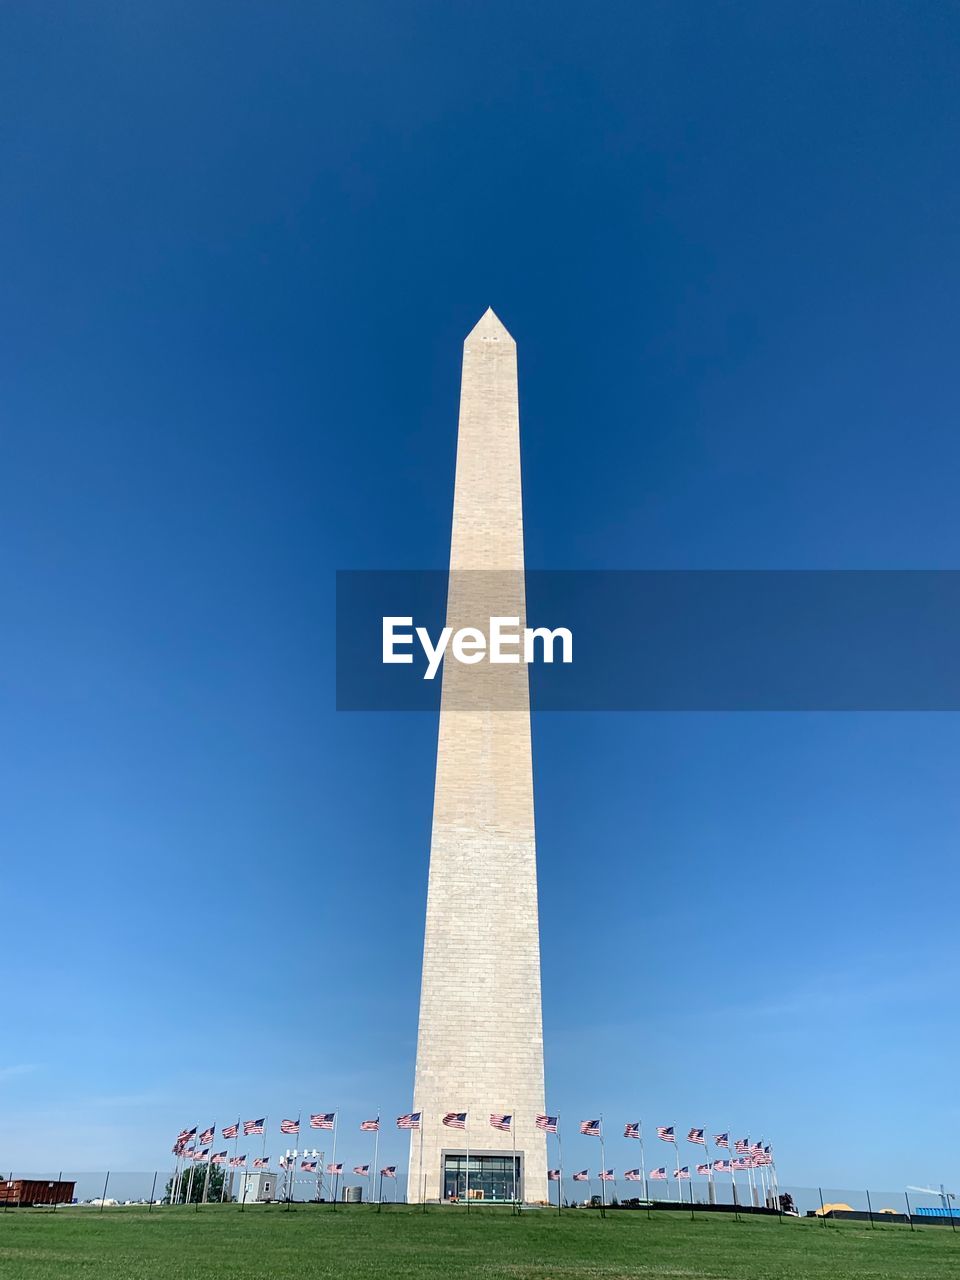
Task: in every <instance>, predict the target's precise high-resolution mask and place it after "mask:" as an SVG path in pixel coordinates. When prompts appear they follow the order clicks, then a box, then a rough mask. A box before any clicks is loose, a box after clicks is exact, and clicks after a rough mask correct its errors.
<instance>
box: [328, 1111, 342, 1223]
mask: <svg viewBox="0 0 960 1280" xmlns="http://www.w3.org/2000/svg"><path fill="white" fill-rule="evenodd" d="M339 1123H340V1108H339V1107H337V1109H336V1111H334V1113H333V1156H332V1158H331V1160H330V1163H331V1164H332V1165H333V1177H334V1183H335V1185H334V1189H333V1203H334V1205H336V1203H337V1191H338V1189H339V1186H340V1175H339V1174H338V1173H337V1125H338V1124H339Z"/></svg>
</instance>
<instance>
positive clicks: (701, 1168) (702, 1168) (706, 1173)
mask: <svg viewBox="0 0 960 1280" xmlns="http://www.w3.org/2000/svg"><path fill="white" fill-rule="evenodd" d="M710 1172H711V1170H710V1165H709V1164H698V1165H697V1173H699V1175H700V1177H701V1178H709V1177H710Z"/></svg>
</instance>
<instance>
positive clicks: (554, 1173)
mask: <svg viewBox="0 0 960 1280" xmlns="http://www.w3.org/2000/svg"><path fill="white" fill-rule="evenodd" d="M547 1181H548V1182H559V1181H560V1170H559V1169H548V1170H547Z"/></svg>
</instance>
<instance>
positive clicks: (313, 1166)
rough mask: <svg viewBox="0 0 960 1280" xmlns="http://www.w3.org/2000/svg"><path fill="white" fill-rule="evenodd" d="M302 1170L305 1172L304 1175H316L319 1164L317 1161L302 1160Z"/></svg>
mask: <svg viewBox="0 0 960 1280" xmlns="http://www.w3.org/2000/svg"><path fill="white" fill-rule="evenodd" d="M300 1168H301V1169H302V1170H303V1172H304V1173H316V1172H317V1162H316V1160H301V1161H300Z"/></svg>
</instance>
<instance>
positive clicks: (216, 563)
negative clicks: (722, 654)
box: [0, 0, 960, 1187]
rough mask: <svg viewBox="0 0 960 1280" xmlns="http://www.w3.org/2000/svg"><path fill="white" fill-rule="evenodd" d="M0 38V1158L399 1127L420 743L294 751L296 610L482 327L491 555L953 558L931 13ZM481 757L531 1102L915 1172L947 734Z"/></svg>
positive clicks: (753, 733) (474, 11)
mask: <svg viewBox="0 0 960 1280" xmlns="http://www.w3.org/2000/svg"><path fill="white" fill-rule="evenodd" d="M0 28H2V30H0V48H2V49H3V50H4V52H3V55H2V57H3V63H4V74H3V76H2V77H0V86H2V87H0V106H2V112H0V115H2V118H3V120H4V122H5V123H4V126H3V134H2V140H0V158H2V170H3V173H4V182H3V184H2V188H0V254H2V259H3V272H2V275H3V280H4V286H5V287H4V293H5V301H6V305H5V307H4V319H3V341H2V343H0V375H2V381H3V386H4V394H3V421H2V427H0V431H2V441H3V466H2V469H0V528H2V546H3V553H2V557H0V610H2V628H0V700H2V701H0V706H2V716H0V849H2V857H3V869H4V870H3V878H2V891H0V892H2V905H3V920H4V930H3V934H4V951H5V956H6V965H7V970H8V973H9V972H10V971H11V970H12V971H14V972H19V973H21V974H22V976H21V977H20V978H18V979H17V980H16V981H8V982H6V983H5V984H4V997H3V1008H4V1016H3V1026H2V1038H0V1166H4V1167H6V1166H10V1167H17V1166H19V1167H21V1168H22V1167H23V1166H24V1165H25V1164H28V1165H32V1166H37V1165H42V1166H44V1167H50V1168H54V1169H56V1168H59V1167H61V1166H62V1167H69V1166H71V1165H72V1166H74V1167H78V1166H81V1165H82V1166H86V1167H88V1168H103V1167H106V1166H107V1165H108V1164H109V1165H112V1166H114V1167H119V1166H121V1165H122V1166H124V1167H126V1168H129V1169H134V1168H150V1169H152V1168H154V1167H155V1165H156V1163H157V1162H158V1161H159V1160H162V1159H163V1158H164V1155H165V1153H166V1152H167V1151H168V1148H169V1143H170V1139H171V1137H172V1135H173V1134H174V1133H175V1132H176V1130H177V1129H178V1128H179V1127H180V1126H181V1125H182V1124H192V1123H194V1122H195V1121H200V1122H201V1123H203V1124H206V1123H208V1122H209V1121H211V1120H213V1119H217V1120H218V1121H221V1122H225V1121H229V1120H232V1119H235V1118H236V1115H237V1114H238V1113H240V1114H242V1115H243V1116H251V1117H252V1116H255V1115H262V1114H264V1113H266V1114H268V1115H270V1116H271V1117H273V1118H274V1119H275V1120H276V1121H279V1118H280V1117H281V1115H286V1114H290V1113H293V1114H296V1112H297V1111H298V1110H300V1109H303V1110H304V1111H306V1110H310V1109H314V1110H320V1109H327V1108H332V1107H335V1106H340V1107H342V1109H343V1116H344V1122H345V1126H347V1127H351V1126H353V1125H354V1124H355V1123H359V1121H360V1119H362V1118H364V1116H365V1115H366V1114H367V1113H368V1112H369V1111H370V1110H371V1108H375V1107H376V1106H378V1105H379V1106H381V1107H382V1108H383V1112H384V1114H385V1115H387V1116H392V1115H395V1114H396V1113H398V1112H400V1111H402V1110H405V1109H407V1107H408V1106H409V1105H410V1088H411V1085H412V1070H413V1054H414V1047H415V1030H416V1010H417V999H418V981H419V951H420V945H421V938H422V923H423V908H424V897H425V887H426V869H427V852H428V844H429V831H430V805H431V795H432V771H433V764H434V753H435V747H436V724H435V721H433V720H432V719H431V718H430V717H428V716H417V715H400V714H392V715H391V714H380V715H378V714H369V715H347V714H339V715H338V714H337V713H336V712H335V710H334V706H333V703H334V672H333V642H334V633H333V590H334V577H333V575H334V571H335V570H336V569H338V568H430V567H432V568H442V566H443V564H444V562H445V556H446V551H447V543H448V538H449V525H450V515H451V505H452V484H453V462H454V447H455V423H456V404H457V391H458V378H459V351H460V344H461V342H462V339H463V336H464V334H465V333H466V332H467V330H468V329H469V328H470V327H472V325H473V324H474V322H475V321H476V319H477V318H478V316H479V315H480V313H481V312H482V311H483V310H484V308H485V307H486V306H487V305H488V304H491V303H492V304H493V305H494V306H495V308H496V310H497V311H498V313H499V314H500V316H501V317H502V318H503V320H504V322H505V323H506V324H507V326H508V327H509V328H510V330H511V332H512V333H513V334H514V336H515V337H516V339H517V341H518V344H519V351H520V368H521V379H522V383H521V416H522V433H523V461H524V468H525V521H526V539H527V557H528V563H529V564H530V565H531V566H536V567H543V568H569V569H588V568H799V567H805V568H912V567H926V568H951V567H955V566H956V564H957V562H958V552H960V530H958V524H957V519H956V486H957V475H958V470H960V435H958V433H957V430H956V422H957V409H958V400H960V396H958V388H957V379H956V350H955V347H956V320H955V309H956V298H957V297H958V296H960V258H958V231H957V228H958V226H960V220H958V213H960V208H958V204H960V199H958V197H960V178H958V174H957V167H956V151H955V144H956V137H957V131H958V126H960V120H958V114H960V111H958V105H957V99H956V93H955V57H954V50H955V49H956V47H957V39H958V37H960V18H958V15H957V12H956V11H955V10H952V9H951V8H950V7H949V6H945V5H944V6H923V7H921V8H917V7H916V6H911V5H907V4H890V3H877V4H873V5H870V6H863V5H860V4H850V3H845V2H843V0H841V2H840V3H830V4H814V5H802V6H801V5H794V6H787V5H767V4H751V3H741V4H732V3H731V4H717V5H694V4H681V5H677V4H672V3H671V4H667V3H649V4H645V5H642V6H638V5H633V4H612V3H605V4H600V5H599V6H597V5H594V6H590V7H589V8H587V7H584V6H579V5H578V6H574V5H568V4H565V3H559V4H556V5H553V6H542V5H535V4H529V3H520V4H516V3H511V4H505V3H500V2H498V0H494V2H493V3H489V4H486V5H483V6H479V7H469V8H468V7H465V6H460V5H454V6H449V5H441V4H437V3H411V4H406V5H402V6H388V5H383V4H369V3H363V2H362V0H361V2H360V3H355V4H352V5H349V6H333V5H316V4H306V3H304V4H294V3H281V4H271V5H266V4H244V3H241V4H231V5H226V4H204V5H186V4H177V3H173V4H169V5H165V6H162V7H160V8H150V7H147V6H116V5H112V4H109V5H108V4H98V3H93V4H89V5H85V6H82V7H80V8H78V7H76V6H71V5H66V4H54V3H44V2H42V0H41V2H40V3H37V4H32V5H29V6H27V5H21V6H15V7H7V9H6V10H5V12H4V14H3V17H2V19H0ZM534 742H535V774H536V798H537V811H538V839H539V856H540V868H541V886H542V888H541V892H542V933H543V971H544V1014H545V1031H546V1046H547V1072H548V1094H549V1099H550V1106H551V1108H552V1109H559V1110H560V1111H561V1112H562V1113H563V1114H564V1115H565V1116H567V1117H569V1119H570V1120H571V1121H573V1120H575V1119H579V1118H583V1117H585V1116H587V1115H592V1114H595V1113H596V1112H598V1111H601V1110H602V1111H603V1112H604V1114H605V1115H606V1116H607V1117H608V1118H609V1120H610V1122H611V1124H613V1123H616V1124H617V1125H619V1124H620V1123H622V1121H623V1120H627V1119H631V1120H632V1119H636V1118H638V1117H643V1119H644V1120H645V1121H646V1122H647V1123H649V1124H650V1125H655V1124H663V1123H676V1124H677V1125H679V1126H683V1127H689V1126H690V1125H693V1124H698V1125H699V1124H705V1125H707V1126H708V1127H710V1128H718V1129H719V1128H727V1127H730V1128H732V1129H735V1130H742V1131H743V1132H747V1131H748V1130H749V1131H750V1132H751V1133H752V1134H753V1135H754V1136H759V1135H760V1134H761V1133H762V1134H763V1135H764V1136H765V1137H767V1138H770V1139H773V1140H774V1142H775V1143H776V1145H777V1148H778V1151H779V1156H780V1162H781V1167H782V1176H783V1177H784V1178H785V1179H786V1180H787V1181H791V1182H795V1183H811V1182H813V1183H816V1182H819V1181H822V1182H824V1183H832V1184H834V1185H839V1186H849V1185H865V1184H866V1183H869V1184H870V1185H873V1186H883V1185H886V1186H890V1187H900V1186H902V1185H903V1184H904V1183H906V1182H928V1181H930V1180H934V1181H937V1182H939V1181H940V1180H941V1179H943V1180H945V1181H947V1182H950V1181H951V1179H953V1180H954V1181H956V1180H957V1177H958V1176H960V1174H958V1170H957V1163H956V1162H957V1150H958V1148H957V1143H956V1140H955V1136H954V1134H955V1128H956V1124H957V1120H958V1118H960V1117H958V1106H957V1102H956V1099H955V1090H954V1089H953V1087H952V1085H951V1077H950V1075H949V1070H950V1067H951V1066H952V1064H953V1062H954V1061H955V1059H956V1055H957V1051H958V1048H960V1044H958V1032H957V1025H958V1021H957V1007H956V1006H957V1001H956V997H955V995H954V994H953V988H954V987H955V982H954V974H955V970H956V943H955V934H956V924H955V911H954V903H955V901H956V895H957V889H958V884H957V880H958V876H957V870H956V866H957V863H956V834H957V829H958V818H960V800H958V790H957V785H956V779H957V764H958V756H960V725H958V721H957V717H956V716H954V715H948V714H938V715H919V714H916V715H911V714H899V715H879V714H872V715H867V714H862V715H816V714H804V715H745V714H740V715H736V714H731V715H696V714H683V715H680V714H678V715H667V714H661V715H627V714H620V715H586V714H581V715H566V716H565V715H553V716H551V715H542V716H538V717H537V719H536V722H535V725H534ZM582 1143H583V1144H588V1140H587V1139H583V1140H582ZM272 1145H274V1146H276V1145H278V1144H277V1142H276V1139H275V1140H274V1143H273V1144H272ZM345 1145H346V1149H345V1150H344V1153H343V1154H344V1158H345V1159H347V1160H349V1161H350V1162H351V1163H352V1162H353V1161H354V1160H355V1159H360V1158H361V1157H363V1158H365V1149H364V1146H362V1145H361V1144H360V1140H359V1135H357V1141H356V1144H355V1148H353V1147H350V1146H349V1144H345ZM620 1145H621V1146H622V1145H624V1144H620ZM571 1146H572V1147H573V1149H574V1154H572V1155H571V1156H570V1157H569V1159H570V1163H571V1165H572V1164H573V1163H579V1160H580V1157H579V1155H578V1154H576V1151H577V1148H576V1140H574V1141H573V1142H571ZM402 1152H403V1144H402V1142H401V1141H400V1140H399V1138H398V1137H397V1136H391V1138H390V1140H389V1144H388V1145H387V1146H386V1149H385V1154H386V1155H388V1156H391V1155H392V1156H393V1157H395V1158H396V1159H398V1160H400V1159H402ZM630 1154H631V1153H628V1152H623V1151H621V1150H620V1149H619V1147H618V1146H617V1145H616V1144H613V1146H612V1148H611V1150H610V1151H608V1162H609V1163H614V1164H616V1165H617V1166H618V1167H623V1165H624V1162H625V1161H626V1160H627V1159H628V1157H629V1156H630ZM591 1159H593V1160H596V1155H595V1154H593V1153H592V1149H591V1148H589V1146H587V1148H586V1151H585V1154H584V1155H583V1161H584V1163H587V1162H589V1160H591Z"/></svg>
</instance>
